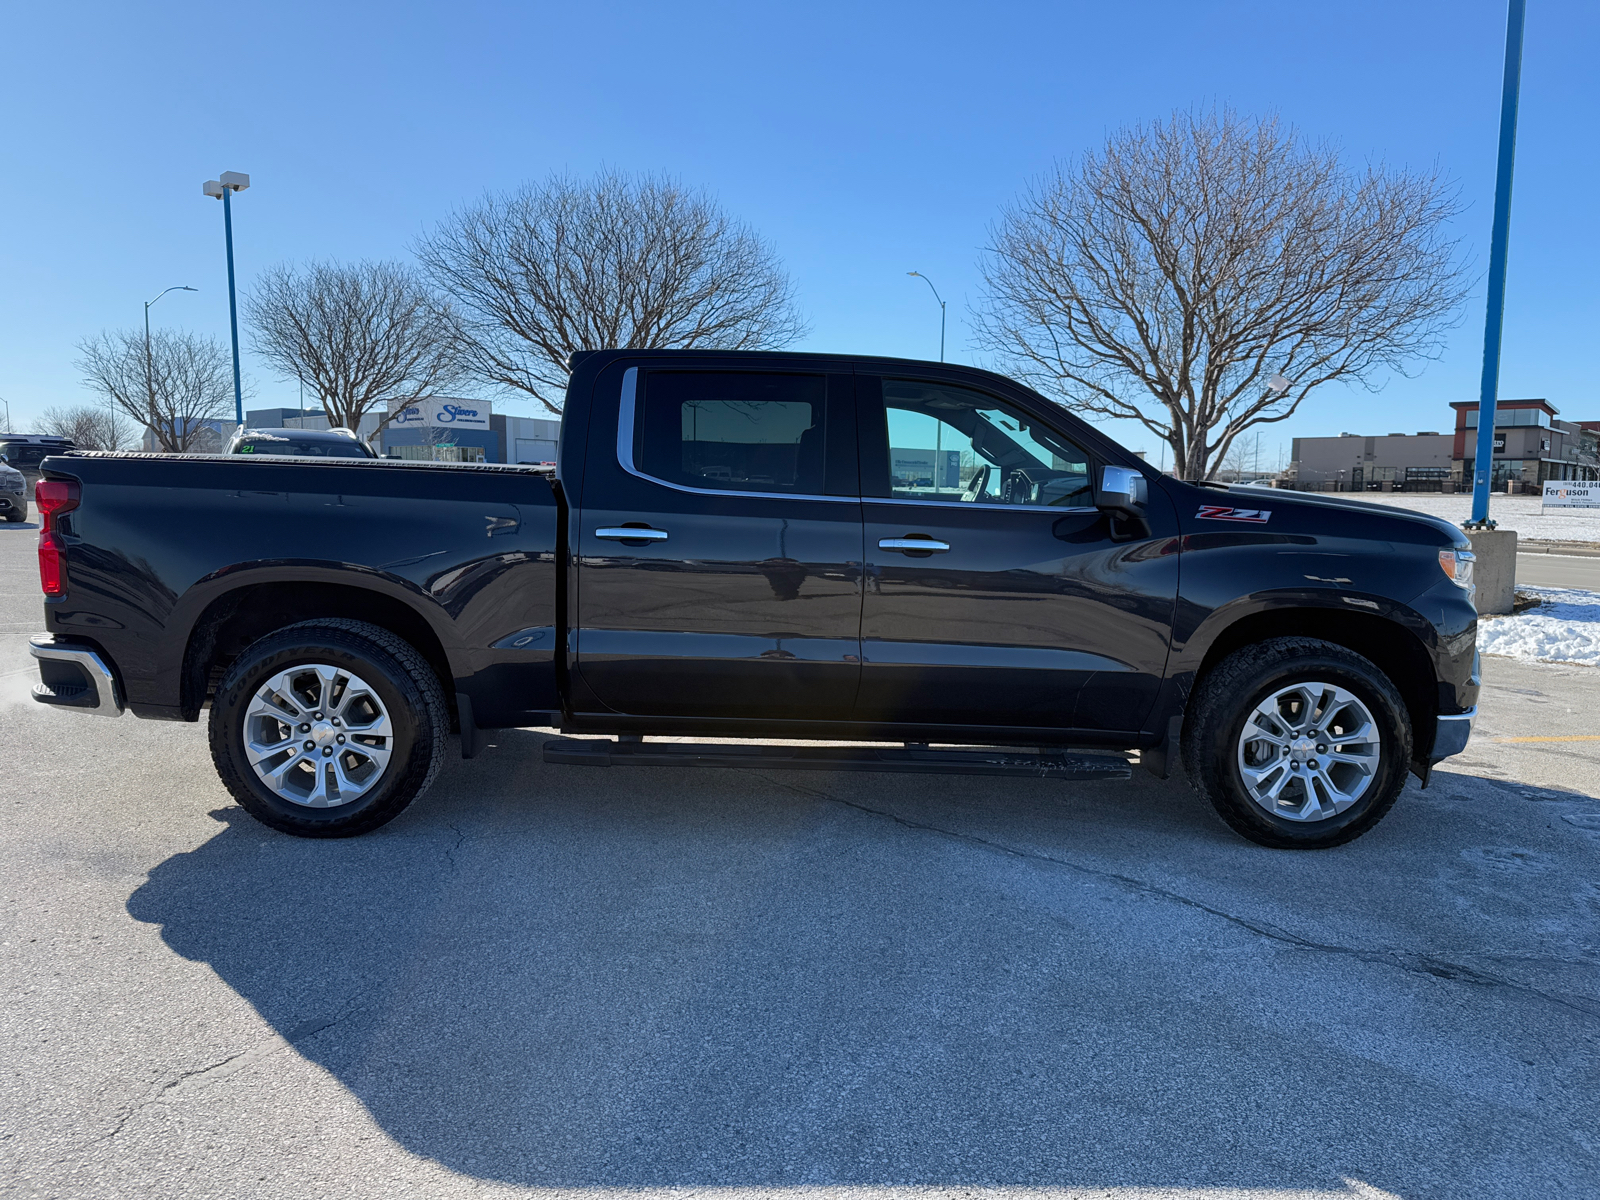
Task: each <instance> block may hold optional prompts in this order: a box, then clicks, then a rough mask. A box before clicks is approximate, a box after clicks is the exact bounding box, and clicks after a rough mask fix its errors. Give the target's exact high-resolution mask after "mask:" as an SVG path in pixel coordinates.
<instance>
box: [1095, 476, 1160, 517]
mask: <svg viewBox="0 0 1600 1200" xmlns="http://www.w3.org/2000/svg"><path fill="white" fill-rule="evenodd" d="M1148 486H1149V485H1148V484H1147V483H1146V482H1145V478H1144V476H1143V475H1141V474H1140V473H1139V472H1138V471H1135V470H1134V469H1133V468H1132V467H1105V468H1103V469H1102V470H1101V472H1100V494H1099V495H1098V496H1097V497H1096V498H1095V507H1096V508H1098V509H1099V510H1100V511H1101V512H1108V513H1116V514H1119V515H1121V516H1125V517H1142V516H1144V506H1145V502H1146V500H1148V499H1149V491H1148Z"/></svg>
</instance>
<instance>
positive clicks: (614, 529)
mask: <svg viewBox="0 0 1600 1200" xmlns="http://www.w3.org/2000/svg"><path fill="white" fill-rule="evenodd" d="M594 535H595V537H597V538H605V539H606V540H607V541H608V542H664V541H666V540H667V531H666V530H665V529H629V528H628V527H627V526H626V525H608V526H606V527H605V528H604V529H596V530H595V531H594Z"/></svg>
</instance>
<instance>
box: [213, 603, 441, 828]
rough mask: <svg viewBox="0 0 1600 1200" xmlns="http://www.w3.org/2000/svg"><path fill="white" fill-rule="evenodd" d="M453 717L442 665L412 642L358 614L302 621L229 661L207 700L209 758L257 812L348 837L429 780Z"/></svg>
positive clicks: (386, 815) (282, 823) (389, 815)
mask: <svg viewBox="0 0 1600 1200" xmlns="http://www.w3.org/2000/svg"><path fill="white" fill-rule="evenodd" d="M448 729H449V724H448V719H447V711H446V708H445V701H444V693H443V690H442V689H441V688H440V686H439V680H438V677H437V676H436V675H435V674H434V672H433V669H432V668H431V667H429V666H428V663H427V661H426V660H425V659H424V658H423V657H422V656H421V655H420V654H418V653H417V651H416V650H415V649H414V648H413V647H412V646H410V645H409V644H408V643H406V642H404V641H402V640H401V639H400V638H398V637H396V636H395V635H394V634H392V633H390V632H389V631H388V630H386V629H381V628H379V627H378V626H376V625H369V624H367V623H366V622H364V621H347V620H342V619H325V620H321V621H307V622H304V623H302V624H298V625H289V626H286V627H284V628H283V629H279V630H277V631H276V632H274V633H269V634H268V635H267V636H266V637H263V638H262V639H260V640H259V641H257V642H255V643H254V644H252V645H251V646H250V647H248V648H247V649H246V650H245V652H244V653H243V654H241V655H240V656H239V657H238V658H237V659H236V660H235V661H234V663H233V665H232V666H231V667H229V668H228V672H227V674H226V675H224V676H223V679H222V682H221V683H220V684H219V685H218V687H217V692H216V695H215V697H214V698H213V699H212V702H211V724H210V736H211V758H212V761H213V762H215V763H216V766H217V773H218V774H219V775H220V776H221V777H222V782H223V783H224V784H225V785H226V786H227V789H228V790H229V791H230V792H232V793H233V797H234V799H235V800H237V801H238V802H239V803H240V805H242V806H243V808H244V809H245V811H246V812H248V813H249V814H250V815H251V816H253V817H255V818H256V820H258V821H260V822H261V823H262V824H264V825H270V826H271V827H272V828H273V829H277V830H280V831H282V832H284V833H292V834H295V835H296V836H298V837H353V836H355V835H356V834H361V833H367V832H370V831H371V830H373V829H376V828H378V827H379V826H380V825H384V824H387V823H388V822H389V821H392V820H394V818H395V817H397V816H399V815H400V813H401V812H402V811H404V809H405V807H406V806H407V805H408V804H410V803H411V801H412V800H414V799H416V798H417V797H418V796H420V795H421V794H422V793H423V791H425V790H426V789H427V787H428V785H429V784H430V783H432V782H433V777H434V776H435V775H436V774H438V771H439V766H440V763H441V762H442V760H443V757H444V749H445V741H446V736H447V731H448Z"/></svg>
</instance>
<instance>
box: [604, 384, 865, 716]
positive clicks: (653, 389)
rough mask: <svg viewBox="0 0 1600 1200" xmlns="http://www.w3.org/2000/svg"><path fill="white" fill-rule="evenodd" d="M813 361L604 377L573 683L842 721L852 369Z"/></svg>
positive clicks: (727, 710) (850, 544) (857, 539)
mask: <svg viewBox="0 0 1600 1200" xmlns="http://www.w3.org/2000/svg"><path fill="white" fill-rule="evenodd" d="M814 364H815V360H806V361H805V362H804V363H803V366H797V367H796V368H795V369H789V370H786V369H784V368H783V366H782V360H779V362H778V363H777V364H775V365H774V366H773V367H771V368H768V369H760V370H756V369H744V370H732V369H724V370H717V369H707V368H702V367H693V366H686V364H684V362H683V361H682V360H678V361H677V362H675V363H667V362H663V363H661V364H660V365H659V366H654V365H650V363H649V360H645V361H644V362H642V363H640V364H639V365H627V364H626V363H619V364H617V365H616V366H615V367H614V368H613V369H611V370H610V371H608V372H606V373H605V374H603V375H602V376H601V378H600V380H599V381H598V382H597V385H596V387H597V391H596V396H595V407H594V413H595V417H594V420H593V421H592V422H591V426H590V430H589V439H588V452H587V456H586V469H585V473H584V483H583V505H582V509H581V512H580V514H579V531H578V546H577V549H578V555H577V561H578V588H577V608H578V613H577V617H578V619H577V621H576V622H575V623H574V624H575V625H576V628H577V645H576V656H575V658H576V664H577V672H578V676H579V678H580V679H581V681H582V683H583V685H584V686H585V687H586V688H587V690H588V692H589V693H590V694H591V695H592V697H593V698H594V699H595V700H598V701H599V703H600V704H603V705H604V706H605V707H606V708H609V709H610V710H612V711H614V712H618V713H627V714H632V715H639V716H679V717H696V716H704V717H744V718H749V719H796V720H800V719H804V720H842V719H845V718H848V716H849V715H850V711H851V708H852V706H853V705H854V703H855V695H856V686H857V683H858V682H859V679H860V672H861V662H860V654H861V647H860V622H861V561H862V560H861V504H860V499H859V489H858V481H857V473H856V451H855V417H854V407H853V398H852V380H851V376H850V374H849V367H848V366H843V367H842V368H840V369H836V370H828V369H825V367H824V369H819V368H818V367H817V366H815V365H814ZM608 389H615V390H610V392H609V396H606V395H605V392H606V391H607V390H608ZM610 397H616V401H615V402H614V403H612V402H610ZM611 412H615V413H616V414H617V419H616V421H615V422H611V421H610V420H609V419H608V418H607V417H606V416H603V415H602V414H609V413H611ZM579 699H580V704H579V707H582V704H581V699H582V698H581V696H580V698H579Z"/></svg>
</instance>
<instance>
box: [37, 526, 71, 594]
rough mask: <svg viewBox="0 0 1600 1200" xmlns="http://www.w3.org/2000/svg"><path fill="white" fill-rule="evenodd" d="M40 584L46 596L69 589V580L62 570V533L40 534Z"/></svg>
mask: <svg viewBox="0 0 1600 1200" xmlns="http://www.w3.org/2000/svg"><path fill="white" fill-rule="evenodd" d="M39 586H40V587H41V588H43V589H44V594H45V595H46V596H60V595H63V594H64V593H65V592H66V590H67V581H66V579H65V577H64V576H63V575H62V571H61V535H60V534H59V533H41V534H40V535H39Z"/></svg>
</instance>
